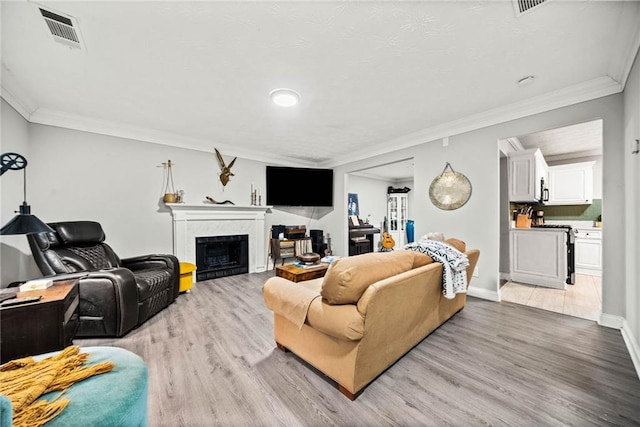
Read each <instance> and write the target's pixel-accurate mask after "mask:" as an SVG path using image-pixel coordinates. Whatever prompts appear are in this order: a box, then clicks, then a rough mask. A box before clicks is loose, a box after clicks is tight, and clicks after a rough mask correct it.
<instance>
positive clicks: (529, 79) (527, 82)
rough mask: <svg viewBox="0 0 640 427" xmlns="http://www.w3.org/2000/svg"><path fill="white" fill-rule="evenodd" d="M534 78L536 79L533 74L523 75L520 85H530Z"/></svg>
mask: <svg viewBox="0 0 640 427" xmlns="http://www.w3.org/2000/svg"><path fill="white" fill-rule="evenodd" d="M534 80H535V77H533V76H527V77H523V78H521V79H520V80H518V86H520V87H523V86H529V85H530V84H532V83H533V81H534Z"/></svg>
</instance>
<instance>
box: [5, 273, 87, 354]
mask: <svg viewBox="0 0 640 427" xmlns="http://www.w3.org/2000/svg"><path fill="white" fill-rule="evenodd" d="M35 296H41V297H42V298H41V299H40V301H36V302H32V303H29V304H22V305H13V306H8V307H1V308H0V334H1V336H2V339H1V340H0V363H5V362H7V361H9V360H12V359H16V358H19V357H25V356H32V355H35V354H40V353H47V352H50V351H56V350H62V349H63V348H65V347H66V346H68V345H71V341H72V339H73V336H74V335H75V333H76V331H77V330H78V326H79V325H80V318H79V316H78V305H79V303H80V296H79V294H78V280H77V279H74V280H62V281H59V282H56V283H54V284H53V285H52V286H50V287H49V288H47V289H44V290H40V291H29V292H18V298H27V297H35Z"/></svg>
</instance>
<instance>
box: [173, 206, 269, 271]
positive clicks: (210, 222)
mask: <svg viewBox="0 0 640 427" xmlns="http://www.w3.org/2000/svg"><path fill="white" fill-rule="evenodd" d="M166 205H167V207H168V208H169V209H170V210H171V216H172V218H173V254H174V255H175V256H176V257H178V259H179V260H180V261H185V262H190V263H193V264H195V263H196V243H195V241H196V237H208V236H231V235H234V234H248V235H249V272H250V273H257V272H261V271H265V269H266V266H265V261H266V258H265V253H266V252H265V248H266V242H267V236H266V231H265V224H264V216H265V214H266V212H267V210H268V209H269V208H271V206H237V205H231V204H226V205H216V204H204V203H200V204H186V203H167V204H166Z"/></svg>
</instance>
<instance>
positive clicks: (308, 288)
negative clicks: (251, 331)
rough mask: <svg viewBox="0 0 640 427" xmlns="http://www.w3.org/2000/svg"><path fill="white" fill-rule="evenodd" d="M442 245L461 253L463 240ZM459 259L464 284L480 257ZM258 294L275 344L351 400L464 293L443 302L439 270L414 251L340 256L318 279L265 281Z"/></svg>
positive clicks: (455, 307) (452, 310)
mask: <svg viewBox="0 0 640 427" xmlns="http://www.w3.org/2000/svg"><path fill="white" fill-rule="evenodd" d="M449 242H450V243H453V245H454V246H456V245H457V246H458V249H461V250H462V251H464V249H465V248H464V243H463V242H461V241H455V240H454V239H452V240H451V241H449ZM466 255H467V256H468V258H469V263H470V266H469V267H468V268H467V280H468V281H470V280H471V274H472V272H473V269H474V268H475V265H476V263H477V261H478V257H479V255H480V252H479V251H478V250H477V249H474V250H470V251H468V252H466ZM263 296H264V300H265V303H266V305H267V307H268V308H269V309H270V310H271V311H273V312H274V335H275V340H276V344H277V346H278V347H279V348H280V349H282V350H285V351H286V350H290V351H292V352H293V353H295V354H296V355H297V356H299V357H300V358H302V359H303V360H305V361H306V362H308V363H309V364H311V365H312V366H314V367H315V368H317V369H318V370H320V371H322V372H323V373H324V374H325V375H327V376H328V377H330V378H331V379H333V380H334V381H336V382H337V383H338V387H339V389H340V391H341V392H342V393H343V394H345V395H346V396H347V397H349V398H350V399H351V400H353V399H355V397H357V395H358V393H359V392H360V391H361V390H362V389H363V388H364V387H365V386H366V385H367V384H369V383H370V382H371V381H372V380H373V379H374V378H376V377H377V376H378V375H380V374H381V373H382V372H384V370H385V369H387V368H388V367H389V366H391V365H392V364H393V363H394V362H395V361H397V360H398V359H400V358H401V357H402V356H403V355H404V354H405V353H407V352H408V351H409V350H411V349H412V348H413V347H414V346H415V345H416V344H418V343H419V342H420V341H422V340H423V339H424V338H425V337H426V336H427V335H429V334H430V333H431V332H433V331H434V330H435V329H436V328H438V326H440V325H442V324H443V323H444V322H446V321H447V320H448V319H449V318H451V316H453V315H454V314H456V313H457V312H458V311H460V310H461V309H462V308H463V307H464V305H465V302H466V294H457V295H456V297H455V298H454V299H451V300H449V299H446V298H445V297H444V296H443V294H442V265H441V264H440V263H437V262H433V260H432V259H431V258H430V257H428V256H427V255H425V254H422V253H419V252H413V251H394V252H387V253H369V254H364V255H358V256H354V257H348V258H341V259H339V260H337V261H335V262H334V263H333V264H332V265H331V267H330V268H329V270H328V271H327V274H326V275H325V277H324V278H320V279H314V280H309V281H305V282H299V283H294V282H291V281H288V280H286V279H283V278H281V277H272V278H270V279H269V280H267V282H266V283H265V284H264V286H263Z"/></svg>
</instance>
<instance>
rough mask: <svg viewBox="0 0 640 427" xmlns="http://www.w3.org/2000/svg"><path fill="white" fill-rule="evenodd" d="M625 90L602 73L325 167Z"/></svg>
mask: <svg viewBox="0 0 640 427" xmlns="http://www.w3.org/2000/svg"><path fill="white" fill-rule="evenodd" d="M620 92H622V86H621V85H620V83H619V82H617V81H615V80H613V79H612V78H611V77H609V76H603V77H599V78H597V79H593V80H588V81H586V82H583V83H580V84H577V85H573V86H569V87H566V88H563V89H560V90H557V91H554V92H550V93H546V94H543V95H540V96H536V97H533V98H529V99H526V100H524V101H520V102H516V103H514V104H509V105H506V106H503V107H498V108H494V109H491V110H487V111H484V112H482V113H478V114H473V115H471V116H467V117H464V118H461V119H458V120H454V121H451V122H447V123H443V124H441V125H437V126H433V127H431V128H427V129H424V130H422V131H418V132H414V133H412V134H409V135H405V136H402V137H400V138H395V139H392V140H390V141H385V142H384V143H380V144H376V145H373V146H371V147H369V148H368V149H367V150H366V152H363V153H362V154H360V155H354V153H349V154H346V155H344V156H342V157H341V158H338V159H334V160H333V161H329V162H325V163H323V164H322V167H336V166H341V165H344V164H348V163H352V162H356V161H359V160H364V159H368V158H371V157H375V156H380V155H384V154H388V153H390V152H394V151H398V150H402V149H405V148H410V147H414V146H416V145H420V144H424V143H426V142H432V141H435V140H439V139H441V138H446V137H450V136H452V135H459V134H462V133H465V132H470V131H473V130H476V129H481V128H484V127H488V126H493V125H497V124H500V123H505V122H508V121H511V120H516V119H520V118H523V117H527V116H532V115H534V114H539V113H543V112H546V111H551V110H555V109H557V108H562V107H567V106H569V105H574V104H579V103H581V102H585V101H591V100H593V99H597V98H602V97H604V96H608V95H613V94H616V93H620Z"/></svg>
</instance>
